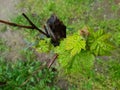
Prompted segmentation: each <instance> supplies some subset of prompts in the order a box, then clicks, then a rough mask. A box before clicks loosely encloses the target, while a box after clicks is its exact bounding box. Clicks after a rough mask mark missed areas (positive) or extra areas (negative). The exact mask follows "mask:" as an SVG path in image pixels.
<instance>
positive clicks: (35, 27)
mask: <svg viewBox="0 0 120 90" xmlns="http://www.w3.org/2000/svg"><path fill="white" fill-rule="evenodd" d="M22 15H23V16H24V17H25V18H26V19H27V21H28V22H29V23H30V24H31V26H32V27H33V28H34V29H36V30H38V31H39V32H40V33H42V34H44V35H45V36H47V37H48V34H46V33H45V32H43V31H42V30H41V29H39V28H38V27H37V26H36V25H35V24H33V22H32V21H31V20H30V19H29V18H28V17H27V16H26V15H25V14H24V13H23V14H22Z"/></svg>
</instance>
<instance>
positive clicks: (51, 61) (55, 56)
mask: <svg viewBox="0 0 120 90" xmlns="http://www.w3.org/2000/svg"><path fill="white" fill-rule="evenodd" d="M57 57H58V54H55V55H54V56H53V58H52V59H51V60H50V63H48V65H47V67H48V68H50V67H51V66H52V64H53V63H54V62H55V60H56V59H57Z"/></svg>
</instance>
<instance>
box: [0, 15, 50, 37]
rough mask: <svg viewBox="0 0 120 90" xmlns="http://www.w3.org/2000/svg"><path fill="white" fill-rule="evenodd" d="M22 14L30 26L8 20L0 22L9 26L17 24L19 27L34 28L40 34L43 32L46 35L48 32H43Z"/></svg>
mask: <svg viewBox="0 0 120 90" xmlns="http://www.w3.org/2000/svg"><path fill="white" fill-rule="evenodd" d="M22 15H23V16H24V17H25V18H26V19H27V21H28V22H29V23H30V24H31V26H25V25H19V24H16V23H12V22H8V21H4V20H0V23H4V24H7V25H11V26H17V27H21V28H27V29H36V30H38V31H39V32H40V33H42V34H44V35H45V36H47V37H48V34H46V33H45V32H43V31H42V30H41V29H39V28H38V27H37V26H36V25H35V24H33V22H32V21H31V20H30V19H29V18H28V17H27V16H26V15H25V14H24V13H23V14H22Z"/></svg>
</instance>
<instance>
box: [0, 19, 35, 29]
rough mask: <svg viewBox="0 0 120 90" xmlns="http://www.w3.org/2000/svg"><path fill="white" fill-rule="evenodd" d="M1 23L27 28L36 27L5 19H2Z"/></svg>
mask: <svg viewBox="0 0 120 90" xmlns="http://www.w3.org/2000/svg"><path fill="white" fill-rule="evenodd" d="M0 23H4V24H7V25H11V26H17V27H22V28H27V29H34V28H33V27H32V26H25V25H19V24H16V23H12V22H8V21H4V20H0Z"/></svg>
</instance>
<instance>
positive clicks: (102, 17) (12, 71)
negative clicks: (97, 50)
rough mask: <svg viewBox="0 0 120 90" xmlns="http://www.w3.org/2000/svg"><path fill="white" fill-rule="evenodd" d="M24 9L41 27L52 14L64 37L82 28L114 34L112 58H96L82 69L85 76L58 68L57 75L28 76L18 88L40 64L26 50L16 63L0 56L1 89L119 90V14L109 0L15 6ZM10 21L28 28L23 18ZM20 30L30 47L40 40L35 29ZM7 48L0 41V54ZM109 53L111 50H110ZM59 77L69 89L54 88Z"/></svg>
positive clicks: (39, 0)
mask: <svg viewBox="0 0 120 90" xmlns="http://www.w3.org/2000/svg"><path fill="white" fill-rule="evenodd" d="M25 2H28V3H25ZM23 8H25V9H26V11H27V12H26V13H27V15H28V17H29V18H30V19H31V20H32V21H33V22H34V23H35V24H36V25H37V26H38V27H41V28H42V25H44V23H45V22H46V20H47V18H49V16H50V15H51V14H52V13H55V14H56V15H57V16H58V17H59V18H60V19H61V20H62V21H63V22H64V24H65V25H66V26H67V35H71V34H73V33H74V32H78V31H79V30H81V29H82V28H83V27H84V26H88V27H90V28H92V29H93V30H95V31H97V30H100V29H102V30H104V31H105V32H109V33H111V34H113V36H112V38H111V39H110V41H112V43H113V44H114V46H115V50H114V53H113V55H110V56H107V58H104V56H103V57H101V56H99V57H100V58H99V57H95V62H94V67H93V68H92V69H89V71H86V70H85V71H84V72H85V74H83V73H80V74H79V75H78V76H77V74H73V75H72V76H71V75H67V76H65V75H64V73H63V72H62V70H61V71H59V68H57V69H58V73H56V72H52V70H51V69H50V70H48V69H46V68H45V69H43V70H40V71H39V73H37V74H35V75H33V76H31V77H30V81H29V82H28V83H26V85H24V86H23V87H20V85H21V84H22V83H23V82H25V80H26V79H27V78H28V77H27V76H29V75H31V74H32V72H34V70H36V69H37V68H39V66H41V65H42V64H41V63H40V61H38V60H36V57H35V54H34V53H33V52H32V51H31V50H29V49H27V50H26V51H21V52H22V55H23V56H24V57H25V58H24V59H23V60H16V62H15V63H13V62H9V61H6V60H5V57H3V56H1V57H0V64H1V65H0V82H1V81H4V82H6V81H7V84H6V85H5V86H0V90H2V89H3V90H8V89H15V90H26V89H30V90H39V89H43V90H62V89H69V90H113V89H114V90H120V59H119V57H120V55H118V52H119V45H120V38H119V37H120V35H119V33H120V24H119V21H120V19H119V14H118V12H119V9H120V6H119V5H117V4H115V3H114V0H108V2H106V1H104V0H99V1H93V0H64V1H63V0H55V1H50V0H36V1H34V0H25V1H23V2H21V3H20V4H19V5H18V9H23ZM11 21H12V22H16V23H19V24H23V25H29V24H28V23H27V21H26V20H25V19H24V17H22V15H18V16H17V17H15V18H13V19H12V20H11ZM13 29H14V30H16V29H17V28H14V27H13ZM22 30H23V31H21V32H23V35H24V37H25V40H26V42H28V43H30V44H31V43H35V42H36V41H39V39H38V38H39V35H38V34H39V33H38V32H36V31H35V30H26V29H22ZM2 31H3V30H2ZM41 44H42V43H41ZM39 46H40V45H39ZM28 47H29V46H28ZM6 48H9V47H7V46H5V42H4V41H3V40H0V53H3V52H5V51H6ZM44 48H45V47H44ZM111 52H113V51H112V50H111ZM47 53H48V54H50V53H49V52H47ZM115 56H117V57H115ZM64 57H65V56H64ZM82 72H83V71H82ZM87 74H88V75H87ZM60 76H61V78H60V79H65V80H67V83H68V86H66V87H60V85H57V82H58V81H59V80H58V78H59V77H60ZM71 77H72V78H71ZM41 78H42V79H41ZM78 78H79V79H78ZM62 83H63V82H62ZM70 88H71V89H70Z"/></svg>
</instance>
